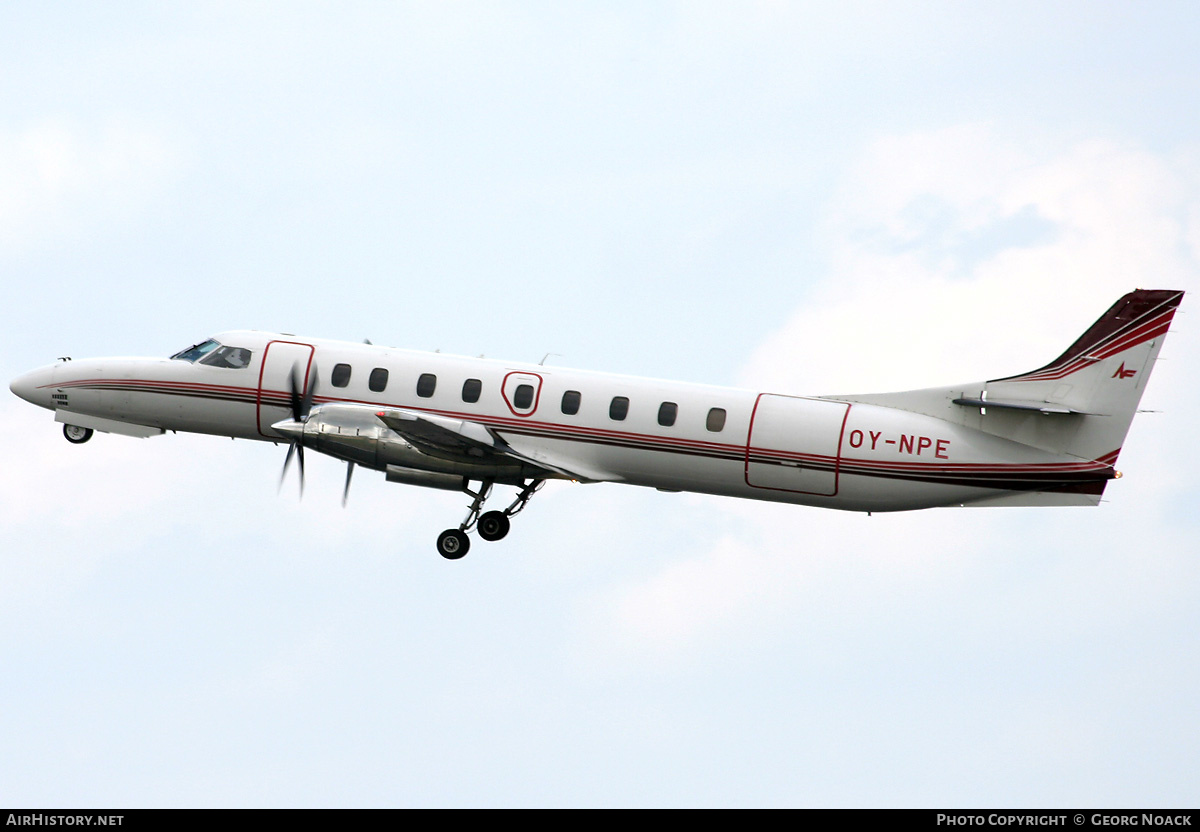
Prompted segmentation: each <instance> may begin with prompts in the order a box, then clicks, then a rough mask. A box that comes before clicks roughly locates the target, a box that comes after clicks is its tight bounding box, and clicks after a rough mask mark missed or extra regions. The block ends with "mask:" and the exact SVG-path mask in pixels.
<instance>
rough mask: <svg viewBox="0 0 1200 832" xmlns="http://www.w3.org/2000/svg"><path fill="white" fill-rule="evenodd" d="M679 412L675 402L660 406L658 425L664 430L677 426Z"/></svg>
mask: <svg viewBox="0 0 1200 832" xmlns="http://www.w3.org/2000/svg"><path fill="white" fill-rule="evenodd" d="M678 412H679V405H677V404H675V402H663V403H662V404H660V405H659V406H658V423H659V424H660V425H662V426H663V427H664V428H669V427H671V425H673V424H675V416H676V414H677V413H678Z"/></svg>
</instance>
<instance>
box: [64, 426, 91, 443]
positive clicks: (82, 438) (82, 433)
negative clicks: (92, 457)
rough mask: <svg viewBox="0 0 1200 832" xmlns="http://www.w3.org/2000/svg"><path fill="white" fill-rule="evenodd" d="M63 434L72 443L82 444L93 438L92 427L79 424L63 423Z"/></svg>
mask: <svg viewBox="0 0 1200 832" xmlns="http://www.w3.org/2000/svg"><path fill="white" fill-rule="evenodd" d="M63 436H65V437H67V441H68V442H70V443H71V444H72V445H82V444H83V443H84V442H86V441H88V440H89V439H91V438H92V429H91V428H81V427H79V425H63Z"/></svg>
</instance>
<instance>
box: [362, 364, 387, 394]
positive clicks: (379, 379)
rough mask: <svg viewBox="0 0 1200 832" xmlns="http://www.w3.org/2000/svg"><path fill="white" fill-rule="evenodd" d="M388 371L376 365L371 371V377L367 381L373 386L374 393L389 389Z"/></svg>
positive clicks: (369, 385) (368, 384)
mask: <svg viewBox="0 0 1200 832" xmlns="http://www.w3.org/2000/svg"><path fill="white" fill-rule="evenodd" d="M387 379H388V371H387V370H385V369H383V368H382V367H376V368H375V369H374V370H372V371H371V378H370V379H369V380H368V381H367V386H368V387H370V388H371V392H372V393H382V392H383V391H384V390H386V389H387Z"/></svg>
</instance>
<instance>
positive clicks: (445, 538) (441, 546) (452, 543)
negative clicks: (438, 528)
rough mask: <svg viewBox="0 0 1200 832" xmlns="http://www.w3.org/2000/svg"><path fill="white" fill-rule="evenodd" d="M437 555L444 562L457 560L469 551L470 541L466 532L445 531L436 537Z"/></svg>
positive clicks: (456, 530)
mask: <svg viewBox="0 0 1200 832" xmlns="http://www.w3.org/2000/svg"><path fill="white" fill-rule="evenodd" d="M437 548H438V554H439V555H441V556H442V557H444V558H445V559H446V560H458V559H459V558H461V557H462V556H463V555H465V554H466V553H467V552H468V551H469V550H470V549H471V539H470V538H469V537H467V533H466V532H462V531H459V530H458V529H446V531H444V532H442V533H441V534H440V535H438V542H437Z"/></svg>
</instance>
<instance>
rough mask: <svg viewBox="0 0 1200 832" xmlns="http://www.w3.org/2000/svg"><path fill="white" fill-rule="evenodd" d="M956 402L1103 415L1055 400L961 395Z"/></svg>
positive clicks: (975, 405)
mask: <svg viewBox="0 0 1200 832" xmlns="http://www.w3.org/2000/svg"><path fill="white" fill-rule="evenodd" d="M954 403H955V404H959V405H962V406H963V407H978V408H981V409H982V408H985V407H1003V408H1007V409H1009V410H1033V411H1036V412H1038V413H1059V414H1064V415H1069V414H1075V415H1077V416H1100V415H1102V414H1100V413H1089V412H1087V411H1086V410H1075V409H1074V408H1071V407H1066V406H1065V405H1061V404H1054V403H1053V402H1018V401H1012V400H1003V399H987V398H978V399H971V398H964V397H959V398H957V399H954Z"/></svg>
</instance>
